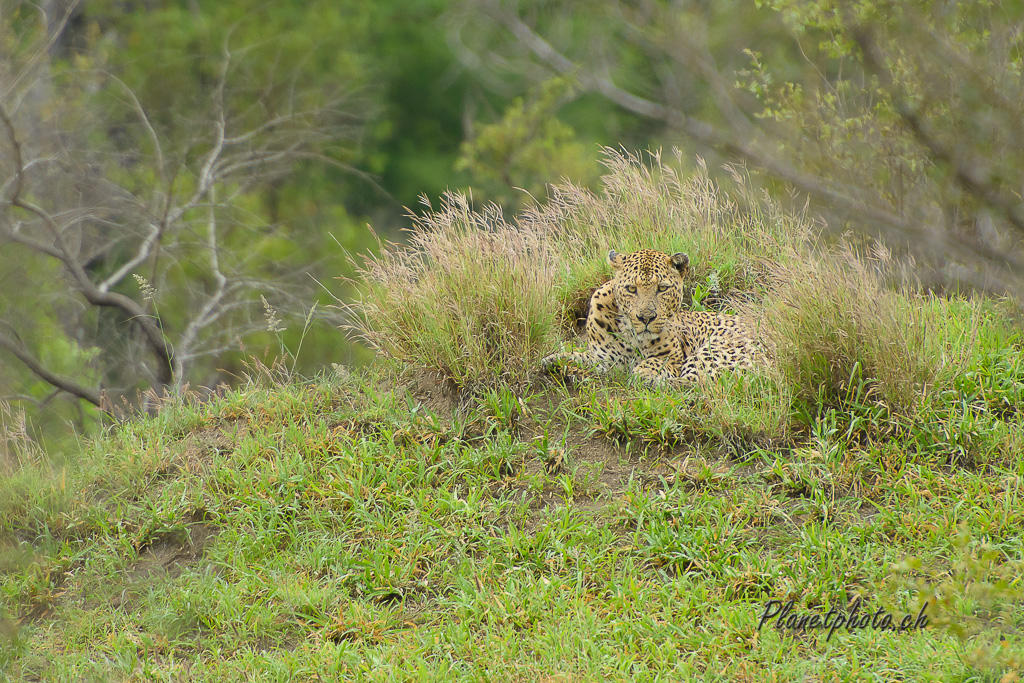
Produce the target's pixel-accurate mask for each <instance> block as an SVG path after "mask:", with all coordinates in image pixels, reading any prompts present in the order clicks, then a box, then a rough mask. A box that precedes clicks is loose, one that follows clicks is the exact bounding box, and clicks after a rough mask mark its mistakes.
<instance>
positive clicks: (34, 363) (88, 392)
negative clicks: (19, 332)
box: [0, 332, 102, 408]
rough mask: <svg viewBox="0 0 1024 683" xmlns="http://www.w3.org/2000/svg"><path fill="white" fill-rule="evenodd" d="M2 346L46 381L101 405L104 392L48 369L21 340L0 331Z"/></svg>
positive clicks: (0, 346) (0, 343)
mask: <svg viewBox="0 0 1024 683" xmlns="http://www.w3.org/2000/svg"><path fill="white" fill-rule="evenodd" d="M0 348H4V349H7V351H9V352H10V353H11V355H13V356H14V357H15V358H17V359H18V360H20V361H21V362H22V364H23V365H24V366H25V367H27V368H28V369H29V370H31V371H32V374H34V375H35V376H37V377H38V378H39V379H41V380H43V381H44V382H47V383H48V384H50V385H52V386H55V387H57V388H58V389H60V390H61V391H66V392H67V393H69V394H71V395H72V396H77V397H78V398H81V399H84V400H86V401H88V402H89V403H91V404H93V405H94V406H96V407H97V408H99V407H101V402H102V394H101V393H100V392H99V391H98V390H96V389H93V388H91V387H84V386H82V385H81V384H78V383H77V382H75V381H74V380H73V379H71V378H70V377H65V376H63V375H58V374H57V373H55V372H52V371H50V370H48V369H47V368H45V367H44V366H43V364H42V363H40V362H39V361H38V360H37V359H36V358H35V357H34V356H33V355H32V354H31V353H29V352H28V350H27V349H25V347H24V346H22V344H21V343H20V342H18V341H16V340H15V339H12V338H11V337H8V336H7V335H6V334H4V333H3V332H0Z"/></svg>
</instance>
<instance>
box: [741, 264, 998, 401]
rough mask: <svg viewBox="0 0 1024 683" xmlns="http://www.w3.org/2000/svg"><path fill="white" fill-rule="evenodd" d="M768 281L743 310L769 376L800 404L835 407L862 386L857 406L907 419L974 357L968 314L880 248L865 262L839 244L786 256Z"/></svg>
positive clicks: (973, 311) (971, 311)
mask: <svg viewBox="0 0 1024 683" xmlns="http://www.w3.org/2000/svg"><path fill="white" fill-rule="evenodd" d="M773 279H774V280H775V285H774V286H773V287H772V288H771V291H770V293H769V294H768V295H767V296H766V297H765V298H764V300H763V301H762V302H758V303H753V304H750V305H747V306H746V307H745V309H746V310H745V312H746V313H747V314H748V315H756V316H758V317H759V318H760V321H761V329H762V333H763V337H764V339H765V341H766V342H767V345H768V347H769V348H770V350H771V355H772V356H773V358H774V359H775V362H776V365H777V367H778V370H779V371H780V373H781V374H782V376H783V377H784V378H785V381H786V383H787V384H788V385H789V386H791V387H792V389H793V392H794V396H795V398H796V400H797V401H799V402H801V403H803V404H804V405H805V406H807V407H813V406H818V407H819V408H829V407H839V406H840V405H842V404H844V403H846V402H849V401H850V400H852V397H853V396H854V394H855V393H856V392H857V387H858V385H862V386H864V387H866V389H867V394H866V395H861V396H860V397H859V398H858V399H857V400H865V399H866V400H870V401H872V402H876V403H877V402H882V403H884V404H885V405H886V407H887V408H889V409H890V410H892V411H894V412H897V413H901V414H910V413H912V412H913V411H914V410H915V409H917V408H918V407H919V406H920V402H921V400H922V399H923V397H924V396H925V393H926V392H927V391H928V390H929V389H932V388H935V387H936V385H937V384H942V383H944V382H946V380H948V379H949V378H950V377H952V376H953V375H954V374H956V373H957V372H958V371H960V370H961V369H962V368H963V367H964V366H965V365H966V364H967V363H968V362H969V361H970V360H971V358H972V357H973V355H974V346H975V344H974V342H975V340H976V337H977V329H978V325H979V324H980V320H981V315H980V311H979V309H978V307H977V306H973V305H967V306H966V310H958V311H955V312H954V311H951V310H950V302H949V301H947V300H944V299H940V298H938V297H935V296H933V295H930V294H927V293H923V292H922V291H921V289H920V287H919V286H918V285H917V283H916V282H915V281H914V279H913V277H912V276H911V275H910V274H909V269H908V268H905V267H900V266H899V264H897V263H895V262H894V261H893V260H892V259H891V258H890V255H889V254H888V252H887V251H886V250H885V249H884V248H882V247H881V246H877V247H876V248H875V249H874V252H873V253H872V254H871V255H870V256H864V255H861V254H858V253H856V252H855V251H854V250H853V249H852V248H850V247H848V246H846V245H843V246H841V247H840V248H839V249H837V250H836V251H834V252H832V253H830V254H825V255H819V256H818V257H815V258H791V259H786V261H785V264H784V265H782V264H780V265H777V266H775V268H774V272H773ZM940 388H941V387H940Z"/></svg>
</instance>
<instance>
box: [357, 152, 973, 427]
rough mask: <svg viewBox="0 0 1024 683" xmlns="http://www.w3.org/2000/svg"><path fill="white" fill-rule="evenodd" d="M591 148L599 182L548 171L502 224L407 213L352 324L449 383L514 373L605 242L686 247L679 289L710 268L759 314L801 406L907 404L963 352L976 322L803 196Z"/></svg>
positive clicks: (567, 306)
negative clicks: (854, 388)
mask: <svg viewBox="0 0 1024 683" xmlns="http://www.w3.org/2000/svg"><path fill="white" fill-rule="evenodd" d="M604 162H605V165H606V166H607V173H606V175H605V176H604V179H603V184H604V187H603V190H602V191H601V193H600V194H595V193H593V192H590V191H588V190H586V189H583V188H580V187H577V186H575V185H573V184H571V183H564V184H560V185H556V186H553V187H552V188H551V192H550V197H549V198H548V200H547V201H546V202H543V203H539V204H538V205H536V206H533V207H531V208H528V209H526V210H525V211H523V212H522V214H521V215H519V216H518V217H517V218H516V219H515V220H513V221H510V220H507V219H506V218H505V217H504V216H503V215H502V214H501V212H500V211H499V210H498V209H496V208H495V207H487V208H485V209H484V210H483V211H477V210H474V209H473V208H472V207H471V206H470V205H469V202H468V200H467V199H466V198H465V197H463V196H461V195H457V194H452V195H448V196H447V197H445V198H444V199H443V201H442V203H441V206H440V208H438V209H437V210H430V211H427V212H426V213H424V214H422V215H420V216H416V217H414V218H413V229H412V234H411V238H410V240H409V243H408V244H407V245H387V246H386V248H384V249H383V250H382V252H381V253H380V255H379V256H376V257H370V258H369V259H367V260H366V262H365V264H364V265H363V266H362V269H361V271H360V273H361V284H362V288H361V297H360V298H359V299H358V300H357V301H356V302H355V303H354V304H352V305H351V307H350V308H351V311H352V313H353V315H354V319H355V320H356V323H355V325H354V328H355V330H356V331H357V333H358V334H359V335H360V336H361V337H362V338H363V339H365V341H366V342H367V343H368V344H369V345H370V346H372V347H373V348H375V349H377V350H378V351H379V352H380V353H382V354H384V355H386V356H389V357H392V358H396V359H399V360H402V361H404V362H406V363H409V364H411V365H413V366H416V367H419V368H422V369H425V370H431V371H436V372H438V373H439V374H440V375H441V376H443V377H444V378H446V379H448V380H450V382H451V383H452V384H453V385H454V386H456V387H458V388H461V389H469V390H471V391H476V390H479V389H484V388H488V387H492V386H494V385H497V384H504V385H521V384H524V383H526V382H527V381H529V379H530V377H531V375H532V373H533V372H534V371H535V369H536V366H537V363H538V361H539V359H540V358H541V357H543V356H544V355H546V354H548V353H552V352H554V351H556V350H557V349H558V348H559V347H560V346H561V345H563V344H564V343H565V341H566V339H565V338H566V336H568V335H567V333H566V329H565V328H567V327H569V328H571V326H566V325H559V321H560V320H561V321H565V320H566V319H572V318H574V317H575V316H576V315H579V314H581V313H582V311H584V310H585V304H586V301H587V300H588V299H589V297H590V294H591V293H592V292H593V290H594V288H595V287H597V286H598V285H599V284H600V283H601V282H603V281H604V280H605V279H606V278H607V277H608V276H609V269H608V267H607V264H606V260H605V259H606V254H607V252H608V250H609V249H615V250H616V251H620V252H624V253H625V252H629V251H632V250H635V249H640V248H653V249H659V250H662V251H665V252H669V253H671V252H674V251H684V252H686V253H688V254H689V256H690V261H691V270H690V272H689V273H688V274H687V280H688V285H689V286H690V287H697V286H700V285H701V284H702V283H707V282H712V281H713V282H714V283H715V285H716V286H717V287H718V288H719V290H720V291H719V292H718V297H717V298H718V300H719V301H720V302H722V304H723V305H724V306H727V307H730V308H734V309H739V310H742V312H744V313H746V314H748V315H750V316H752V317H754V318H755V319H756V320H758V321H759V327H760V329H761V331H762V335H763V337H764V339H765V342H766V344H767V345H768V346H769V347H770V348H771V350H772V355H773V357H774V359H775V361H776V365H777V371H778V373H779V376H780V379H781V381H783V382H784V383H785V384H786V385H787V387H788V388H787V389H786V390H785V391H784V392H783V393H784V394H785V395H787V396H789V395H791V396H793V397H794V400H797V401H802V402H804V403H805V404H808V405H810V404H811V403H814V402H817V403H819V404H820V403H822V402H825V403H830V402H831V403H836V402H841V401H843V400H844V396H846V395H847V394H848V393H849V392H848V390H849V387H850V383H851V378H853V379H854V380H857V381H859V382H864V383H866V386H868V387H869V389H870V393H871V396H872V397H874V398H875V399H877V400H882V401H885V402H886V403H887V404H888V405H890V406H891V407H892V408H894V409H896V410H898V411H909V410H911V409H912V408H913V406H914V405H915V402H916V401H918V400H919V398H920V396H921V395H922V392H924V391H927V389H928V387H930V386H934V385H935V384H936V383H937V382H940V381H942V378H943V377H948V376H950V374H951V373H954V372H955V371H956V369H957V368H958V367H961V366H962V365H963V364H964V363H965V362H966V360H965V359H967V358H969V357H970V356H971V354H972V353H973V348H974V347H973V344H974V342H973V341H972V338H971V334H972V333H971V332H970V329H972V325H975V323H976V321H975V323H971V321H970V320H967V321H966V322H965V321H964V320H962V318H963V315H960V318H957V320H956V321H954V322H950V321H951V320H952V318H951V317H950V315H949V312H948V311H947V310H946V308H947V306H946V304H944V303H943V302H942V301H941V300H939V299H937V298H935V297H930V296H927V295H924V294H920V293H918V291H917V289H916V287H915V285H914V283H913V281H912V279H911V278H908V277H906V275H905V273H903V272H901V271H900V269H899V268H898V267H897V266H896V264H895V263H894V262H893V261H892V260H891V259H890V258H889V257H888V255H887V254H885V253H884V252H883V251H879V252H877V253H875V254H874V255H872V256H870V257H865V256H862V255H859V254H857V253H855V252H854V251H852V250H851V249H849V248H838V249H834V250H832V251H824V250H822V249H821V248H820V245H818V246H815V239H816V236H815V234H816V233H815V229H816V224H815V221H814V219H813V218H812V217H811V216H809V215H808V212H807V211H806V209H804V210H796V211H793V210H788V209H786V208H784V207H783V206H781V205H780V204H779V203H777V202H775V201H774V200H773V199H772V198H771V197H770V196H768V194H767V193H766V192H764V191H763V190H759V189H755V188H754V187H753V186H752V185H751V183H749V182H748V181H747V179H746V177H745V176H744V175H743V174H742V173H741V172H739V171H738V170H736V169H727V170H729V173H730V175H731V179H730V180H729V182H728V185H727V186H726V187H723V186H721V185H720V184H719V183H717V182H715V181H714V180H712V178H711V177H710V176H709V174H708V171H707V168H706V167H705V166H704V164H703V162H700V161H699V160H698V164H697V166H696V168H695V169H693V170H690V171H684V170H683V169H682V164H681V160H680V158H679V156H678V154H676V156H675V158H674V160H672V162H671V163H670V162H668V161H666V160H664V159H663V158H662V157H661V155H660V154H657V153H654V154H651V155H650V157H649V159H646V163H645V159H643V158H641V157H640V156H639V155H631V154H625V153H622V152H619V151H616V150H612V149H608V150H606V154H605V161H604ZM968 317H969V316H968ZM951 326H952V327H951ZM952 328H956V329H955V330H954V329H952ZM957 330H959V331H957ZM951 334H954V335H959V336H958V337H957V339H956V340H955V343H951V341H950V335H951Z"/></svg>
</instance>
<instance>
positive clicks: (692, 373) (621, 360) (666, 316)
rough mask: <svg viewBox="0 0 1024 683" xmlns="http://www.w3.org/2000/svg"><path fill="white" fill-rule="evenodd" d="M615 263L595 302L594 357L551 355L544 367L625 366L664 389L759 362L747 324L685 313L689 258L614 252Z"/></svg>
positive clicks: (590, 321) (590, 333)
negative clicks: (663, 385) (667, 385)
mask: <svg viewBox="0 0 1024 683" xmlns="http://www.w3.org/2000/svg"><path fill="white" fill-rule="evenodd" d="M608 261H609V263H610V264H611V266H612V269H613V271H614V275H613V277H612V279H611V280H609V281H608V282H607V283H605V284H604V285H602V286H601V287H599V288H598V289H597V291H595V292H594V295H593V296H592V297H591V298H590V313H589V315H588V316H587V326H586V335H587V350H586V351H585V352H578V351H577V352H574V353H557V354H554V355H552V356H548V357H547V358H545V359H544V360H543V361H542V367H544V368H545V369H549V370H550V369H553V368H554V367H555V366H557V365H559V364H562V363H564V362H566V361H569V362H573V363H577V364H580V365H586V366H591V367H593V368H594V369H596V370H597V371H598V372H608V371H610V370H612V369H613V368H616V367H619V368H625V369H627V370H630V371H631V372H632V373H633V374H634V375H636V376H638V377H640V378H641V379H642V380H644V381H645V382H647V383H650V384H663V383H674V382H684V381H695V380H699V379H701V378H706V377H714V376H715V375H716V374H718V372H719V371H721V370H725V369H731V368H750V367H753V366H754V365H755V364H756V363H757V362H758V359H759V358H760V349H759V347H758V345H757V343H756V341H755V339H754V334H753V330H752V329H751V326H750V324H749V323H748V322H747V321H746V320H744V319H743V318H740V317H738V316H735V315H729V314H725V313H708V312H704V311H683V310H682V309H681V304H682V295H683V273H685V272H686V269H687V268H688V267H689V265H690V259H689V257H687V255H686V254H683V253H676V254H672V255H671V256H669V255H668V254H663V253H662V252H660V251H654V250H651V249H644V250H641V251H637V252H635V253H632V254H628V255H625V256H624V255H622V254H617V253H616V252H614V251H611V252H609V253H608Z"/></svg>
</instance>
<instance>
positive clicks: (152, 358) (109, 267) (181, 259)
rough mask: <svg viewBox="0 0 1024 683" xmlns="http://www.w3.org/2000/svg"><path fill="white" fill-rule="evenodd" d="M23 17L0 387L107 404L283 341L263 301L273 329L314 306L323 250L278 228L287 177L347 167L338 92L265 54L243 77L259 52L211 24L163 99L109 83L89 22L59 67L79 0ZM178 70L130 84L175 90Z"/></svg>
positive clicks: (8, 98) (1, 167)
mask: <svg viewBox="0 0 1024 683" xmlns="http://www.w3.org/2000/svg"><path fill="white" fill-rule="evenodd" d="M28 7H29V6H28V5H26V6H24V8H23V9H24V10H25V12H24V13H23V12H18V11H16V12H14V13H12V16H10V18H7V17H4V18H5V19H7V25H6V26H5V27H4V28H5V29H6V30H5V31H4V32H3V34H2V37H0V39H2V40H3V42H4V46H5V60H4V61H3V62H2V66H0V190H2V194H0V249H2V255H3V257H4V258H3V261H2V262H0V278H2V282H3V284H4V290H5V293H14V292H17V295H15V296H11V295H7V296H4V297H3V298H2V301H0V350H2V352H3V355H5V356H6V357H7V358H8V359H15V360H16V361H17V362H18V363H19V364H20V367H21V368H22V369H23V372H20V373H19V372H12V371H11V370H10V369H6V368H5V371H4V377H3V378H2V379H3V380H5V383H6V384H8V385H9V386H13V387H14V390H15V393H16V395H17V396H20V397H24V398H27V399H29V400H33V401H35V402H37V403H44V404H45V403H49V402H50V401H51V400H52V399H53V398H54V397H55V396H58V395H70V396H72V397H74V398H75V399H77V400H78V401H80V402H86V403H88V404H91V405H92V406H95V407H96V408H101V409H103V410H105V411H107V412H110V411H112V410H113V409H114V408H115V407H117V408H121V407H122V406H123V405H125V406H130V405H132V404H133V402H134V398H135V396H136V392H137V390H140V389H147V388H151V389H154V390H155V391H156V393H158V394H159V393H161V392H162V391H163V390H164V389H165V388H171V389H179V388H180V387H181V386H182V385H183V384H184V383H186V382H195V383H197V384H211V383H212V382H213V381H214V378H215V377H216V374H217V373H216V368H217V367H223V366H220V365H219V360H212V359H219V358H220V357H221V356H222V355H223V354H225V353H226V352H228V351H229V350H231V349H238V348H239V346H240V345H241V344H243V343H245V340H249V341H250V343H251V342H252V341H253V339H254V337H253V334H254V333H257V332H259V333H260V334H261V336H262V337H263V338H272V337H269V336H268V335H274V334H277V333H279V332H280V331H281V330H280V329H278V325H279V324H280V321H279V320H272V319H271V318H275V317H276V316H275V315H272V314H271V311H270V310H269V309H265V308H264V305H263V301H264V297H265V298H266V299H269V300H270V301H272V302H273V304H272V307H273V308H274V309H277V310H282V311H284V313H282V316H283V317H286V318H287V317H295V316H298V317H299V319H301V317H302V312H303V311H304V310H307V309H308V308H309V306H310V304H311V303H312V302H311V299H312V298H313V296H312V295H311V293H310V290H311V287H310V284H309V279H308V278H306V277H303V276H304V275H305V273H306V272H307V269H308V265H307V263H305V261H306V260H307V258H308V256H309V253H310V250H313V249H316V248H318V245H310V244H308V243H307V244H303V245H301V246H297V245H296V244H295V243H293V235H294V233H293V232H292V230H294V228H295V226H294V225H288V224H283V223H280V222H276V221H275V216H279V215H280V213H281V211H282V210H281V207H280V203H281V201H280V199H279V196H278V195H279V193H280V191H281V189H282V187H287V181H288V179H289V178H290V176H291V175H292V174H294V173H295V172H296V169H300V170H301V171H303V172H306V173H308V172H309V170H310V169H311V168H313V167H314V166H315V165H320V166H323V165H329V166H333V167H342V168H343V169H345V170H347V168H345V166H344V163H343V162H341V161H339V160H338V159H337V158H336V157H337V150H338V149H339V145H341V144H343V143H344V141H346V140H351V138H352V136H353V124H354V119H353V116H352V115H351V114H350V113H349V110H348V109H347V108H345V107H344V105H345V104H346V102H345V100H344V98H343V96H342V93H340V92H339V91H338V90H339V89H337V88H331V87H326V86H325V84H322V83H316V84H314V85H315V86H316V87H312V88H311V87H309V85H308V84H307V83H306V82H304V81H303V79H302V78H300V77H299V75H297V74H296V73H294V71H290V70H288V69H283V68H280V69H279V67H276V66H275V67H274V68H269V67H267V64H271V63H272V60H266V59H260V60H254V61H255V62H256V63H257V64H259V65H261V68H254V67H253V66H252V64H251V63H250V61H249V60H251V59H253V57H254V54H255V53H256V52H257V51H258V48H252V47H249V48H241V49H235V48H234V47H233V42H232V41H233V36H231V34H230V32H227V31H226V32H225V33H224V35H223V36H222V41H223V42H222V43H221V44H220V47H219V49H218V51H217V53H216V56H215V58H209V59H204V60H200V62H198V63H191V66H193V67H195V68H196V69H198V70H199V72H200V76H199V77H198V78H197V81H198V82H199V83H202V84H203V87H198V88H192V87H187V86H188V85H195V82H191V81H186V83H185V84H183V85H182V91H181V92H182V93H183V95H184V99H185V101H184V102H176V101H174V100H173V98H171V97H168V92H167V91H166V90H164V89H162V88H160V87H157V86H156V85H154V84H153V83H152V82H150V81H149V80H147V79H146V78H145V77H142V76H141V75H140V74H136V75H135V77H133V81H135V84H136V85H138V86H139V87H138V88H136V87H134V86H133V85H131V84H129V83H128V82H127V81H126V80H125V79H124V78H122V77H120V76H118V75H116V74H115V73H113V72H112V70H111V65H110V64H109V63H108V62H107V60H106V57H107V56H108V52H107V51H106V49H105V48H104V47H103V41H105V40H110V38H109V37H108V38H104V37H102V34H99V33H98V32H97V31H96V30H95V26H96V25H95V24H89V25H87V26H86V27H85V28H84V29H83V34H76V35H75V36H74V37H73V38H72V39H66V38H65V41H66V42H65V44H66V43H67V42H71V41H72V40H86V41H87V42H89V43H90V44H91V45H92V47H91V48H90V49H89V50H82V51H76V52H74V53H73V54H72V55H71V59H70V60H69V61H65V60H62V59H55V58H54V57H53V54H54V53H55V52H59V50H58V49H57V48H59V46H60V45H61V44H62V43H61V40H62V36H65V32H66V31H67V30H68V24H69V22H70V21H71V20H72V19H73V18H74V17H75V16H76V15H75V14H74V12H75V6H74V5H73V4H71V5H69V6H67V7H66V8H65V9H63V11H62V13H61V16H60V17H59V19H58V20H56V21H54V20H53V18H52V17H51V16H49V15H46V14H45V12H44V13H42V14H41V15H35V16H34V15H33V14H32V13H30V12H29V11H28ZM83 35H84V36H85V37H84V38H83V37H82V36H83ZM275 48H276V46H275ZM205 56H206V57H213V56H212V55H209V54H206V55H205ZM185 63H186V64H189V62H187V61H186V62H185ZM181 67H182V65H178V67H177V70H175V69H174V68H170V67H169V66H168V65H161V66H160V67H159V68H158V66H157V65H155V64H154V65H152V67H151V68H152V71H144V72H142V73H145V74H148V75H150V76H152V75H154V74H155V75H161V74H162V73H163V72H166V76H167V78H168V79H172V80H171V81H168V82H173V78H175V77H179V76H180V72H181V71H184V70H185V69H182V68H181ZM120 71H122V73H121V75H122V76H125V77H130V76H131V73H130V72H131V70H130V69H125V70H120ZM165 87H166V83H165ZM143 97H145V99H143ZM154 103H156V104H154ZM161 105H162V106H161ZM303 248H304V249H305V251H303ZM339 251H340V250H339ZM296 255H298V256H300V257H301V258H299V259H295V258H294V257H295V256H296ZM310 260H315V259H310ZM268 327H269V328H271V329H269V330H268ZM256 338H257V339H258V338H259V337H256ZM204 359H205V360H206V362H203V361H204ZM211 361H212V362H211ZM213 362H217V363H218V365H213V364H212V363H213ZM25 371H27V373H28V374H26V372H25ZM47 387H49V388H47Z"/></svg>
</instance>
